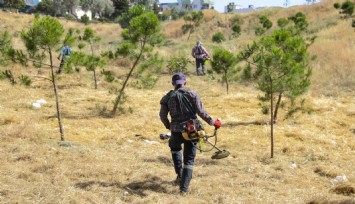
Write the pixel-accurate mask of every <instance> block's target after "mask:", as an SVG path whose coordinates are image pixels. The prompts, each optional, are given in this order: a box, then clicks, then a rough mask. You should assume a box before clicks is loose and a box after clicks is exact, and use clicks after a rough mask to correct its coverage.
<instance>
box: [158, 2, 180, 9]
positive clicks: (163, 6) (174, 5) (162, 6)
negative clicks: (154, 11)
mask: <svg viewBox="0 0 355 204" xmlns="http://www.w3.org/2000/svg"><path fill="white" fill-rule="evenodd" d="M159 8H160V10H161V11H167V10H172V9H173V8H179V4H178V3H161V4H159Z"/></svg>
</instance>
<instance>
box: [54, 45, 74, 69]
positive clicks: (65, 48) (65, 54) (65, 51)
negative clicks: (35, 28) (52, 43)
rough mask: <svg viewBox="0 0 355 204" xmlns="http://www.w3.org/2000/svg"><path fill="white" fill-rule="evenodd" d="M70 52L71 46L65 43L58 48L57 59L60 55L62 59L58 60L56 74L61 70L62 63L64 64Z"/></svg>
mask: <svg viewBox="0 0 355 204" xmlns="http://www.w3.org/2000/svg"><path fill="white" fill-rule="evenodd" d="M71 52H72V48H71V47H69V46H68V45H66V44H65V45H64V46H63V47H62V49H61V50H60V53H59V55H58V57H57V59H58V60H60V57H62V60H61V61H60V65H59V69H58V71H57V74H60V73H61V72H62V69H63V65H64V63H66V60H67V59H68V58H69V57H70V53H71Z"/></svg>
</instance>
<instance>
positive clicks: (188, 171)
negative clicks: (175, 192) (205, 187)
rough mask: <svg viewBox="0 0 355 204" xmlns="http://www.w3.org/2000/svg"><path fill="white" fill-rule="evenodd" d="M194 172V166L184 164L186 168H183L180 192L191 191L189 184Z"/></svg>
mask: <svg viewBox="0 0 355 204" xmlns="http://www.w3.org/2000/svg"><path fill="white" fill-rule="evenodd" d="M192 172H193V170H192V167H190V166H188V167H186V166H184V169H183V170H182V178H181V183H180V192H188V191H189V185H190V181H191V179H192Z"/></svg>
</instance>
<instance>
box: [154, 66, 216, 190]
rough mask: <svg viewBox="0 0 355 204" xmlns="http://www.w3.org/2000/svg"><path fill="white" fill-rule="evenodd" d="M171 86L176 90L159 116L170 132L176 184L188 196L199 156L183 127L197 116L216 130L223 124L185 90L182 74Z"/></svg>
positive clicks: (163, 101) (161, 108)
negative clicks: (196, 159)
mask: <svg viewBox="0 0 355 204" xmlns="http://www.w3.org/2000/svg"><path fill="white" fill-rule="evenodd" d="M172 84H173V86H174V90H172V91H170V92H169V93H167V94H166V95H165V96H164V97H163V98H162V99H161V101H160V105H161V106H160V113H159V115H160V120H161V121H162V123H163V124H164V126H165V127H166V128H167V129H169V130H170V131H171V137H170V139H169V147H170V150H171V154H172V159H173V162H174V168H175V172H176V174H177V179H176V181H177V182H180V192H188V189H189V184H190V181H191V178H192V171H193V166H194V161H195V156H196V147H195V145H194V144H193V143H192V142H191V141H190V140H185V139H184V138H183V136H182V132H183V131H184V129H183V127H182V125H181V124H182V123H183V122H185V121H187V120H190V119H197V116H196V114H197V115H198V116H200V117H201V118H202V119H203V120H204V121H206V122H207V123H208V124H209V125H214V126H215V127H216V128H220V127H221V125H222V124H221V121H220V120H216V121H215V120H213V119H212V117H211V116H209V115H208V114H207V112H206V111H205V109H204V107H203V105H202V102H201V100H200V97H199V96H198V95H197V94H196V93H195V92H193V91H190V90H187V89H186V88H185V85H186V78H185V75H184V74H183V73H181V72H178V73H176V74H174V75H173V77H172ZM182 98H184V99H182ZM186 103H188V104H186ZM168 113H170V116H171V122H170V121H169V119H168ZM181 144H184V151H183V158H184V160H183V162H184V165H182V155H181V150H182V147H181Z"/></svg>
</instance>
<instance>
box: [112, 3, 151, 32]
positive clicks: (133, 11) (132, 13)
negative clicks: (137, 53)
mask: <svg viewBox="0 0 355 204" xmlns="http://www.w3.org/2000/svg"><path fill="white" fill-rule="evenodd" d="M144 12H147V8H146V7H145V6H143V5H140V4H138V5H135V6H133V7H132V8H130V9H129V11H127V12H125V13H123V14H122V15H121V16H120V17H118V19H117V21H118V23H119V24H120V25H121V27H122V28H127V27H129V25H130V24H129V22H130V21H131V19H133V18H135V17H137V16H140V15H142V14H143V13H144Z"/></svg>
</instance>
